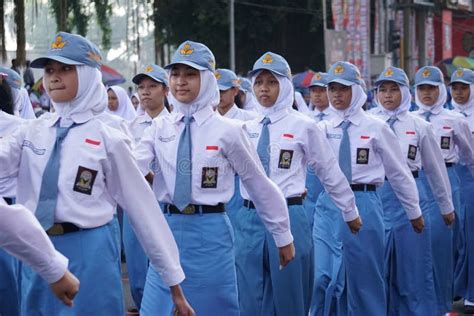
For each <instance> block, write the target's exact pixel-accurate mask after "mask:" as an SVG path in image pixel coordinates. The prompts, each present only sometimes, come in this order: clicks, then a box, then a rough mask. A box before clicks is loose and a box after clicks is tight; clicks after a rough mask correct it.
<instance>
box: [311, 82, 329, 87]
mask: <svg viewBox="0 0 474 316" xmlns="http://www.w3.org/2000/svg"><path fill="white" fill-rule="evenodd" d="M327 86H328V85H327V84H324V83H319V82H318V83H313V84H310V85H309V86H308V88H311V87H323V88H327Z"/></svg>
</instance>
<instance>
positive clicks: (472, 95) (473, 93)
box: [450, 83, 474, 112]
mask: <svg viewBox="0 0 474 316" xmlns="http://www.w3.org/2000/svg"><path fill="white" fill-rule="evenodd" d="M450 89H451V95H452V94H453V90H452V89H453V88H452V87H451V88H450ZM451 104H452V105H453V106H454V108H455V109H456V111H457V112H463V111H466V110H467V109H470V108H472V107H474V83H471V84H470V85H469V99H468V100H467V102H466V103H464V104H459V103H456V101H454V99H452V100H451Z"/></svg>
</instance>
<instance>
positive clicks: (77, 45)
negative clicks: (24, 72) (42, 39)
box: [31, 32, 102, 68]
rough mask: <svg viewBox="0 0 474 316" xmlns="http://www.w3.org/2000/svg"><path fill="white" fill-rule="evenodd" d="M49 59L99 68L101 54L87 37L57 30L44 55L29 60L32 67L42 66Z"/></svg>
mask: <svg viewBox="0 0 474 316" xmlns="http://www.w3.org/2000/svg"><path fill="white" fill-rule="evenodd" d="M49 60H55V61H58V62H60V63H63V64H66V65H87V66H90V67H93V68H100V66H101V64H102V54H101V53H100V50H99V49H98V48H97V46H95V45H94V44H93V43H91V42H90V41H89V40H88V39H87V38H84V37H82V36H81V35H77V34H71V33H66V32H59V33H58V34H56V36H55V37H54V40H53V42H52V43H51V45H50V46H49V49H48V52H47V53H46V56H43V57H40V58H37V59H35V60H33V61H32V62H31V67H33V68H44V66H45V65H46V63H47V62H48V61H49Z"/></svg>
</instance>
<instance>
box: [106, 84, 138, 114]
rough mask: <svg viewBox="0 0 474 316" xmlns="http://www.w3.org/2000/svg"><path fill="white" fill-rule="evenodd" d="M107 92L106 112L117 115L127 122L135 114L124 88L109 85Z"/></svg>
mask: <svg viewBox="0 0 474 316" xmlns="http://www.w3.org/2000/svg"><path fill="white" fill-rule="evenodd" d="M107 94H108V97H109V102H108V106H107V110H106V112H108V113H110V114H114V115H117V116H119V117H121V118H123V119H124V120H126V121H129V122H130V121H132V120H133V119H134V118H135V117H136V116H137V112H136V111H135V108H134V107H133V104H132V101H131V100H130V97H129V96H128V94H127V91H126V90H125V89H124V88H122V87H120V86H111V87H109V88H108V89H107Z"/></svg>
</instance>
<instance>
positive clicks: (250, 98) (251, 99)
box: [242, 90, 258, 111]
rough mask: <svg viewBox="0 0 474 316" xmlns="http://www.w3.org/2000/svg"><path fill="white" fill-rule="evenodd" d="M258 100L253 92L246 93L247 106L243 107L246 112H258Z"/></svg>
mask: <svg viewBox="0 0 474 316" xmlns="http://www.w3.org/2000/svg"><path fill="white" fill-rule="evenodd" d="M257 103H258V102H257V100H256V99H255V96H254V95H253V91H252V90H251V91H246V92H245V104H244V105H243V106H242V107H243V108H244V110H249V111H256V107H257Z"/></svg>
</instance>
